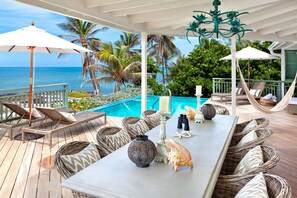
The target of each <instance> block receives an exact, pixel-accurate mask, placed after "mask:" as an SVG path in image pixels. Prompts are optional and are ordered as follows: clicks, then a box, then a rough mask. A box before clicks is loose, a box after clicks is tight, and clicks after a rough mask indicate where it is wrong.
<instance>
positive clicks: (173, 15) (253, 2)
mask: <svg viewBox="0 0 297 198" xmlns="http://www.w3.org/2000/svg"><path fill="white" fill-rule="evenodd" d="M272 1H273V2H275V1H279V0H272ZM273 2H272V3H271V0H261V1H259V0H249V1H240V2H238V3H236V4H234V1H233V0H226V1H224V2H223V3H222V5H221V6H220V7H219V9H220V10H221V11H222V12H224V11H230V10H244V11H249V10H248V8H254V7H255V6H262V5H265V4H273ZM193 7H194V8H193ZM193 10H203V11H206V12H209V10H213V6H212V4H210V3H209V2H208V3H205V4H203V5H192V6H186V7H181V8H174V9H168V10H162V11H153V12H150V13H141V14H136V15H131V16H129V18H130V19H131V22H132V23H143V22H154V21H160V20H175V19H177V18H183V17H186V16H192V14H193ZM242 17H243V16H242ZM242 17H241V18H242Z"/></svg>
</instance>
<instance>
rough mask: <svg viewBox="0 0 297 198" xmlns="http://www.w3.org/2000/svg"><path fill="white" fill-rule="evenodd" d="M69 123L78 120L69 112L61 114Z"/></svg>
mask: <svg viewBox="0 0 297 198" xmlns="http://www.w3.org/2000/svg"><path fill="white" fill-rule="evenodd" d="M60 113H61V114H62V115H63V116H64V117H65V118H66V119H67V120H68V121H69V122H76V121H77V120H76V118H75V117H74V116H73V115H72V114H71V113H67V112H60Z"/></svg>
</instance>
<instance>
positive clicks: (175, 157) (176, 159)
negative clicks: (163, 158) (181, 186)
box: [165, 139, 193, 171]
mask: <svg viewBox="0 0 297 198" xmlns="http://www.w3.org/2000/svg"><path fill="white" fill-rule="evenodd" d="M165 144H166V147H167V148H168V149H170V151H169V152H168V153H167V157H168V161H169V164H172V165H173V168H174V170H175V171H177V169H178V168H179V167H181V166H189V167H191V169H192V168H193V162H192V156H191V154H190V152H189V151H188V150H187V149H186V148H185V147H184V146H182V145H181V144H179V143H177V142H175V141H174V140H172V139H167V140H165Z"/></svg>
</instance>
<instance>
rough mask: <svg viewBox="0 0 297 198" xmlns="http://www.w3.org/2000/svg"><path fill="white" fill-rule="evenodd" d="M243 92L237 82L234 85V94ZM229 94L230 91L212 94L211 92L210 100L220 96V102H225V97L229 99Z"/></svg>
mask: <svg viewBox="0 0 297 198" xmlns="http://www.w3.org/2000/svg"><path fill="white" fill-rule="evenodd" d="M243 92H244V91H243V88H242V85H241V82H239V83H238V84H237V87H236V95H241V94H243ZM230 96H231V93H213V94H211V100H212V101H213V97H218V98H220V101H221V102H226V101H227V99H229V100H230V98H229V97H230Z"/></svg>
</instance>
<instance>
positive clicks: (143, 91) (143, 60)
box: [141, 32, 147, 112]
mask: <svg viewBox="0 0 297 198" xmlns="http://www.w3.org/2000/svg"><path fill="white" fill-rule="evenodd" d="M146 109H147V33H146V32H141V112H143V111H145V110H146Z"/></svg>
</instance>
